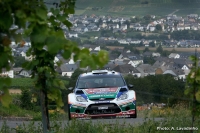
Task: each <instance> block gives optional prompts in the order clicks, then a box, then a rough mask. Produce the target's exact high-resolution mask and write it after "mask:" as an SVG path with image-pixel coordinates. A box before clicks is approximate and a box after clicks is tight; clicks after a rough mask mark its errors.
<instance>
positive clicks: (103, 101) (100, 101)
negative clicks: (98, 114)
mask: <svg viewBox="0 0 200 133" xmlns="http://www.w3.org/2000/svg"><path fill="white" fill-rule="evenodd" d="M95 103H96V104H98V103H110V101H96V102H95Z"/></svg>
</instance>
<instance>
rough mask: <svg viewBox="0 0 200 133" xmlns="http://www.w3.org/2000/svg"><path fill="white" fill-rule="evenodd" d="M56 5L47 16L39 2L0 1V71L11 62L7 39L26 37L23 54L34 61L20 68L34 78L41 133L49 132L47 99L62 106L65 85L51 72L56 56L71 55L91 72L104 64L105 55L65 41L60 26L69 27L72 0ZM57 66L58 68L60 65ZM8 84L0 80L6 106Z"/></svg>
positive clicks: (7, 80)
mask: <svg viewBox="0 0 200 133" xmlns="http://www.w3.org/2000/svg"><path fill="white" fill-rule="evenodd" d="M48 4H49V3H48ZM52 4H53V3H52ZM56 5H57V6H56V7H55V8H51V9H50V11H51V13H52V15H50V16H48V15H47V13H48V8H47V5H46V4H45V3H44V2H43V1H42V0H40V1H34V2H33V1H32V0H25V1H20V0H17V1H11V0H1V1H0V8H1V10H0V18H1V19H0V33H1V34H0V51H1V52H0V57H1V60H0V72H1V70H2V69H3V68H7V70H9V69H10V64H11V63H12V62H13V57H12V53H11V48H10V44H11V38H14V39H15V41H16V42H22V40H23V38H25V37H26V38H27V37H29V38H30V42H31V47H30V49H29V50H28V52H27V53H26V54H27V56H33V57H34V60H33V61H31V62H26V63H25V64H24V65H23V67H24V68H25V69H27V70H31V71H32V75H33V76H32V78H34V79H35V89H36V90H37V92H38V96H39V97H40V104H41V112H42V123H43V132H45V133H46V132H48V131H50V123H49V113H48V100H51V101H54V102H55V103H56V105H57V107H58V108H60V107H62V106H63V102H62V97H61V90H62V89H66V87H65V83H64V82H63V81H62V80H60V79H58V78H57V77H58V74H57V72H56V71H55V69H54V57H55V56H56V54H57V53H58V52H59V51H62V56H63V58H64V59H69V58H70V57H71V54H72V53H73V57H74V60H75V61H78V60H80V66H81V67H87V66H90V68H91V69H95V68H97V67H103V66H104V64H105V63H107V62H108V53H107V52H105V51H100V52H99V53H98V54H97V55H95V54H90V52H89V50H88V49H79V47H78V46H77V44H76V43H73V42H71V41H69V40H67V39H66V38H65V36H64V32H63V30H62V29H61V27H60V25H61V24H64V25H65V26H67V27H68V28H69V29H70V27H71V26H72V24H71V23H70V22H69V21H68V19H66V18H68V15H69V14H74V8H75V1H74V0H64V1H61V2H60V3H57V4H56ZM13 19H14V20H15V21H14V24H15V25H16V26H15V27H18V28H23V29H24V32H23V34H16V32H15V31H16V30H17V29H15V28H13ZM27 24H28V26H27ZM10 27H11V28H10ZM2 57H3V58H2ZM57 65H58V66H59V65H60V63H57ZM9 84H10V80H9V78H3V79H2V78H1V79H0V90H3V91H4V95H3V96H1V102H2V103H3V105H8V103H9V102H10V101H11V100H10V97H9V95H8V94H9V93H8V89H6V86H8V85H9Z"/></svg>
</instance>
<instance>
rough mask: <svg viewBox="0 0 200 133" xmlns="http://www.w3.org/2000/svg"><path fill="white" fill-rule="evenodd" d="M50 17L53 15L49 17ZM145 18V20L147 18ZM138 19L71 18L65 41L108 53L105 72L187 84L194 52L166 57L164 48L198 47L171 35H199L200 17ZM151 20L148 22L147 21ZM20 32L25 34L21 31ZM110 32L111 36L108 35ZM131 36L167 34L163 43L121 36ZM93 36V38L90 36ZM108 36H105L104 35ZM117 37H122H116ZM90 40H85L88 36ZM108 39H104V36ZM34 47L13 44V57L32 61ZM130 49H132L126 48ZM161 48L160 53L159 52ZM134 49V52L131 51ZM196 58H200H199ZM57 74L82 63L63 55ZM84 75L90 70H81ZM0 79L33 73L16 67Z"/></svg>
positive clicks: (67, 73)
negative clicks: (167, 77)
mask: <svg viewBox="0 0 200 133" xmlns="http://www.w3.org/2000/svg"><path fill="white" fill-rule="evenodd" d="M48 15H51V13H48ZM145 17H146V18H145ZM138 19H139V18H138V17H137V16H133V17H131V18H126V17H112V16H96V15H91V16H87V15H80V16H78V15H70V17H69V18H68V20H69V21H70V22H71V23H72V24H73V27H72V28H71V29H70V30H68V28H67V27H65V26H63V25H61V28H62V29H63V30H64V32H65V37H66V39H70V40H73V41H77V42H78V44H79V47H80V48H81V49H82V48H88V49H89V50H90V52H91V53H94V54H95V53H98V52H99V51H100V50H102V49H103V50H107V51H108V53H109V62H108V63H107V64H106V65H105V66H104V68H103V69H107V70H113V71H117V72H120V73H122V74H123V75H128V74H131V75H133V76H135V77H136V78H139V77H144V76H147V75H156V74H171V75H172V76H174V79H182V80H185V79H186V76H187V75H188V73H189V72H190V70H191V68H192V61H190V60H189V57H190V56H191V55H194V54H195V53H194V51H193V52H182V53H181V52H177V51H175V50H174V51H171V52H170V51H169V53H168V54H167V55H166V54H165V55H164V54H163V53H162V52H163V50H162V48H163V47H172V48H177V47H182V48H189V47H199V46H200V40H198V39H195V38H194V39H189V40H187V39H180V40H175V39H172V38H171V37H170V36H169V35H168V33H173V32H176V31H198V30H200V17H199V15H197V14H189V15H187V17H186V18H183V17H181V16H176V15H174V14H171V15H168V16H165V17H164V18H159V19H157V18H156V16H155V15H147V16H144V17H143V19H145V22H149V23H146V24H144V23H145V22H144V21H143V22H142V23H139V22H140V21H142V20H140V21H138ZM147 20H148V21H147ZM20 30H21V31H19V33H20V32H23V30H22V29H20ZM106 32H109V33H106ZM128 32H131V33H143V34H145V35H146V34H151V33H152V35H154V34H160V33H162V34H166V35H167V38H164V39H161V38H159V37H158V38H159V39H156V38H153V37H152V39H144V38H140V39H139V38H136V37H135V36H134V34H133V36H131V35H130V36H128V37H127V36H121V35H126V34H127V33H128ZM87 33H90V34H87ZM104 33H105V34H104ZM115 33H117V34H118V35H119V36H117V34H115ZM85 34H86V35H87V36H86V35H85ZM104 35H105V36H104ZM30 45H31V43H30V42H29V41H28V40H26V42H25V45H24V46H23V47H19V46H18V45H16V44H15V43H14V42H13V44H12V45H11V46H12V52H13V55H14V57H16V58H20V59H22V58H23V59H24V60H27V61H31V60H32V59H33V57H32V56H29V57H28V56H27V55H26V52H27V50H28V49H29V47H30ZM109 45H110V46H116V45H117V46H122V48H118V47H116V48H114V49H113V48H112V49H109V47H108V46H109ZM126 46H130V47H126ZM134 46H137V47H138V46H139V47H146V48H145V50H144V51H139V52H138V50H137V49H136V48H135V49H134V48H133V47H134ZM149 47H156V48H157V50H156V51H149V49H148V48H149ZM159 47H160V48H161V50H159V49H158V48H159ZM132 48H133V49H132ZM197 56H199V55H198V54H197ZM58 61H62V65H61V66H57V65H56V62H58ZM54 62H55V70H56V71H57V72H58V73H59V74H60V75H61V76H67V77H71V75H72V74H73V72H74V71H75V70H76V69H78V68H80V66H79V61H78V62H74V60H73V56H72V57H71V58H70V59H69V60H65V59H63V58H62V56H61V54H57V56H56V57H55V60H54ZM80 69H83V70H85V71H87V70H89V68H80ZM1 76H9V77H11V78H20V77H31V71H27V70H25V69H23V68H21V67H19V66H16V64H14V65H13V66H12V69H11V70H10V71H6V70H4V71H3V73H2V74H1Z"/></svg>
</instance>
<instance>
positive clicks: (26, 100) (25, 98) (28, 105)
mask: <svg viewBox="0 0 200 133" xmlns="http://www.w3.org/2000/svg"><path fill="white" fill-rule="evenodd" d="M31 99H32V96H31V93H30V91H29V90H28V89H23V90H22V94H21V97H20V100H21V104H20V106H21V108H23V109H26V110H32V109H33V103H32V102H31Z"/></svg>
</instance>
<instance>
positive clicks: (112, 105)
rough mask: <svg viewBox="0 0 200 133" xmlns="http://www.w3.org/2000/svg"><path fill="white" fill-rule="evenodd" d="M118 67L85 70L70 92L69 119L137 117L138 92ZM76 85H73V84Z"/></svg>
mask: <svg viewBox="0 0 200 133" xmlns="http://www.w3.org/2000/svg"><path fill="white" fill-rule="evenodd" d="M132 87H133V85H127V84H126V82H125V80H124V78H123V77H122V75H121V74H120V73H118V72H115V71H107V70H94V71H92V72H87V73H83V74H81V75H80V76H79V77H78V79H77V82H76V85H75V88H74V89H73V93H70V94H69V95H68V116H69V119H77V118H78V119H94V118H136V117H137V110H136V93H135V91H134V90H130V88H132ZM71 89H72V88H71Z"/></svg>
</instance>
